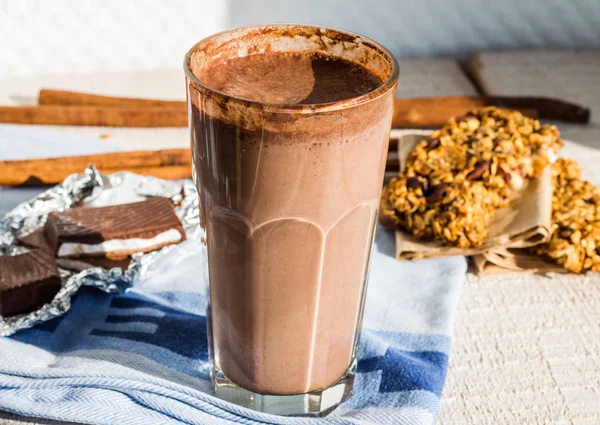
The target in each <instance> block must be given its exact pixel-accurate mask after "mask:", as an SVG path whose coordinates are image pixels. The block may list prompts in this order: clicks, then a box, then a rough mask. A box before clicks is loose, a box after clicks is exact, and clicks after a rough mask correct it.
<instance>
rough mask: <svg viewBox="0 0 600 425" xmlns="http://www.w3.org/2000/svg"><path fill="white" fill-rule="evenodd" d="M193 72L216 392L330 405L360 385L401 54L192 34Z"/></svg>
mask: <svg viewBox="0 0 600 425" xmlns="http://www.w3.org/2000/svg"><path fill="white" fill-rule="evenodd" d="M185 71H186V77H187V85H188V105H189V114H190V128H191V137H192V141H191V143H192V149H193V160H194V171H195V177H196V182H197V186H198V191H199V195H200V215H201V226H202V227H203V228H204V229H205V230H206V241H207V252H208V265H209V279H210V282H209V287H210V303H209V304H210V306H209V311H208V313H207V314H208V319H209V320H208V323H209V338H210V341H209V343H210V344H209V345H210V354H211V359H212V361H213V362H214V370H213V382H214V386H215V392H216V394H217V396H219V397H221V398H223V399H226V400H228V401H231V402H234V403H238V404H241V405H243V406H246V407H249V408H252V409H255V410H260V411H264V412H269V413H276V414H290V415H292V414H304V415H306V414H314V415H318V414H323V413H324V412H328V411H330V410H332V409H333V408H334V407H336V406H337V405H338V404H339V403H341V402H342V401H343V400H345V399H347V398H348V397H349V395H350V393H351V389H352V382H353V378H354V370H355V360H356V348H357V345H358V337H359V331H360V326H361V319H362V310H363V304H364V296H365V290H366V279H367V275H368V269H369V261H370V256H371V247H372V243H373V237H374V231H375V222H376V219H377V210H378V204H379V196H380V192H381V188H382V181H383V174H384V169H385V161H386V154H387V148H388V141H389V131H390V126H391V118H392V111H393V99H394V93H395V88H396V84H397V79H398V65H397V63H396V61H395V60H394V58H393V56H392V55H391V54H390V53H389V52H388V51H387V50H385V49H384V48H383V47H382V46H380V45H379V44H377V43H375V42H373V41H371V40H369V39H367V38H364V37H361V36H358V35H356V34H352V33H349V32H345V31H340V30H333V29H328V28H322V27H313V26H302V25H270V26H261V27H250V28H242V29H237V30H232V31H228V32H224V33H220V34H217V35H214V36H212V37H209V38H207V39H205V40H203V41H201V42H199V43H198V44H196V45H195V46H194V47H193V48H192V49H191V50H190V51H189V52H188V54H187V55H186V58H185Z"/></svg>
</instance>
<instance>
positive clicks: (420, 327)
mask: <svg viewBox="0 0 600 425" xmlns="http://www.w3.org/2000/svg"><path fill="white" fill-rule="evenodd" d="M200 249H202V248H201V247H200V246H199V244H198V243H197V242H196V241H192V240H188V241H186V242H184V243H183V244H181V245H180V246H178V247H176V248H175V249H173V250H166V251H163V252H161V254H160V256H161V257H160V258H159V260H158V261H157V262H156V263H155V264H154V266H153V267H154V268H155V270H154V271H155V273H152V274H151V276H152V277H149V278H147V279H145V280H143V281H140V282H137V283H136V285H135V286H134V288H133V289H132V290H130V291H129V292H127V293H125V294H122V295H107V294H104V293H102V292H99V291H97V290H94V289H91V288H83V289H82V290H81V292H80V293H79V294H78V295H77V298H76V299H75V302H74V303H73V306H72V309H71V310H70V311H69V312H68V314H67V315H65V316H64V317H61V318H59V319H55V320H53V321H51V322H47V323H45V324H43V325H41V326H38V327H36V328H35V329H30V330H27V331H22V332H19V333H18V334H16V335H13V336H12V337H10V338H0V410H6V411H9V412H15V413H20V414H23V415H28V416H37V417H44V418H52V419H60V420H65V421H73V422H84V423H90V424H118V425H129V424H140V425H142V424H143V425H148V424H181V423H185V424H208V425H213V424H214V425H221V424H233V423H237V424H263V423H269V424H294V425H296V424H321V423H322V424H361V425H366V424H384V425H385V424H411V425H420V424H423V425H431V424H433V423H434V422H435V416H436V412H437V409H438V406H439V400H440V395H441V393H442V389H443V386H444V381H445V377H446V369H447V365H448V355H449V352H450V342H451V331H452V320H453V315H454V311H455V307H456V303H457V300H458V295H459V292H460V286H461V283H462V280H463V276H464V274H465V271H466V262H465V260H464V258H445V259H437V260H424V261H419V262H400V261H397V260H395V259H394V258H393V249H394V247H393V234H391V233H390V232H386V231H385V230H383V229H379V231H378V237H377V240H376V249H375V250H374V255H373V264H372V267H371V276H370V282H369V290H368V298H367V305H366V311H365V320H364V330H363V333H362V338H361V345H360V355H359V361H358V374H357V379H356V381H355V389H354V394H353V396H352V397H351V398H350V400H348V401H347V402H346V403H344V404H343V405H342V406H341V407H340V408H339V409H337V410H336V411H335V412H334V413H332V414H331V415H330V416H328V417H327V418H324V419H314V418H292V417H278V416H272V415H266V414H262V413H257V412H252V411H249V410H247V409H244V408H241V407H238V406H234V405H232V404H229V403H226V402H223V401H221V400H218V399H216V398H214V397H213V396H212V395H211V392H210V383H209V380H208V364H207V341H206V329H205V324H206V323H205V317H204V311H205V307H206V299H204V298H203V297H202V296H201V295H199V293H202V292H203V291H202V288H201V285H204V284H205V282H200V281H199V280H202V279H201V277H199V276H202V275H203V273H202V270H203V267H204V265H202V264H199V263H198V258H200V252H199V250H200Z"/></svg>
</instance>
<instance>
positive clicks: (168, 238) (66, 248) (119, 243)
mask: <svg viewBox="0 0 600 425" xmlns="http://www.w3.org/2000/svg"><path fill="white" fill-rule="evenodd" d="M181 239H182V236H181V233H179V230H176V229H170V230H167V231H166V232H162V233H159V234H158V235H156V236H154V237H153V238H149V239H142V238H131V239H111V240H108V241H103V242H101V243H97V244H85V243H73V242H65V243H63V244H61V245H60V248H59V249H58V254H57V255H58V256H59V257H72V256H77V255H89V254H104V253H107V252H122V251H127V252H139V251H143V250H145V249H148V248H152V247H154V246H159V245H165V244H170V243H175V242H179V241H181Z"/></svg>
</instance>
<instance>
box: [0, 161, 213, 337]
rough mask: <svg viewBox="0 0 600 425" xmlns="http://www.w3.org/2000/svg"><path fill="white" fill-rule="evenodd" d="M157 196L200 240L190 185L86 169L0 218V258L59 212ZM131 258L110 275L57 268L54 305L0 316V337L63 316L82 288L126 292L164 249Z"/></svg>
mask: <svg viewBox="0 0 600 425" xmlns="http://www.w3.org/2000/svg"><path fill="white" fill-rule="evenodd" d="M155 196H164V197H167V198H170V199H171V201H172V202H173V203H174V204H175V211H176V213H177V216H178V217H179V219H180V220H181V223H182V224H183V228H184V230H185V232H186V236H187V238H188V239H200V238H201V237H202V234H203V232H202V230H201V229H200V226H199V222H200V219H199V210H198V194H197V191H196V187H195V186H194V184H193V183H192V181H191V180H180V181H168V180H161V179H157V178H154V177H147V176H140V175H137V174H133V173H128V172H121V173H115V174H111V175H108V176H107V175H104V174H102V173H100V172H99V171H98V170H97V169H96V168H95V167H94V166H93V165H90V166H89V167H88V168H87V169H86V170H85V172H84V173H83V174H73V175H71V176H69V177H67V178H66V179H65V180H64V181H63V182H62V183H61V184H59V185H57V186H55V187H53V188H51V189H48V190H47V191H45V192H43V193H41V194H40V195H38V196H36V197H35V198H33V199H32V200H30V201H28V202H24V203H22V204H20V205H18V206H17V207H16V208H14V209H13V210H12V211H10V212H9V213H7V214H6V215H5V216H4V218H2V219H0V255H15V254H19V253H21V252H24V251H26V249H27V248H24V247H22V246H20V245H19V244H18V238H20V237H22V236H26V235H28V234H29V233H31V232H33V231H34V230H36V229H38V228H39V227H41V226H43V225H44V223H45V222H46V218H47V217H48V214H49V213H50V212H53V211H63V210H65V209H68V208H71V207H73V206H75V205H82V204H83V205H85V206H90V207H100V206H106V205H114V204H121V203H127V202H135V201H141V200H144V199H148V198H151V197H155ZM172 248H173V246H166V247H164V248H162V249H161V250H158V251H153V252H149V253H146V254H135V255H133V256H132V261H131V264H130V266H129V268H128V269H127V270H125V271H122V270H121V269H119V268H114V269H111V270H106V269H102V268H99V267H96V268H91V269H87V270H83V271H81V272H79V273H74V272H71V271H68V270H64V269H60V268H59V270H60V273H61V280H62V288H61V290H60V291H59V292H58V293H57V294H56V296H55V297H54V300H52V302H50V303H48V304H46V305H44V306H43V307H41V308H40V309H39V310H37V311H34V312H31V313H28V314H22V315H19V316H13V317H7V318H3V317H0V336H8V335H12V334H13V333H15V332H17V331H19V330H21V329H27V328H31V327H32V326H35V325H37V324H39V323H42V322H45V321H48V320H51V319H54V318H56V317H59V316H62V315H63V314H65V313H66V312H67V311H68V310H69V308H70V307H71V299H72V297H73V296H74V295H75V294H76V293H77V291H78V290H79V288H81V287H82V286H91V287H94V288H97V289H99V290H101V291H104V292H107V293H119V292H123V291H126V290H127V289H128V288H130V287H131V286H132V285H133V283H134V282H135V280H136V279H139V278H142V277H145V276H146V274H148V273H149V270H150V267H149V266H150V265H151V264H152V263H153V262H154V260H155V258H156V256H157V255H158V253H159V252H160V251H162V250H168V249H172Z"/></svg>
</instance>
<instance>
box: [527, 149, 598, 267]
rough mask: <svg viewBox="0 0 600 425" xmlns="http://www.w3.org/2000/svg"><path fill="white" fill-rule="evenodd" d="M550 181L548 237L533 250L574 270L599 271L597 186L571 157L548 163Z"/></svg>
mask: <svg viewBox="0 0 600 425" xmlns="http://www.w3.org/2000/svg"><path fill="white" fill-rule="evenodd" d="M552 180H553V183H554V195H553V197H552V236H551V238H550V241H549V242H548V243H545V244H542V245H539V246H536V247H534V248H533V250H534V251H535V252H537V253H538V254H541V255H544V256H547V257H550V258H551V259H552V260H553V261H555V262H556V263H558V264H560V265H561V266H563V267H564V268H566V269H568V270H570V271H572V272H574V273H581V272H582V271H586V270H592V271H600V188H598V187H596V186H594V185H593V184H591V183H589V182H587V181H584V180H581V168H580V167H579V165H578V164H577V163H576V162H575V161H573V160H572V159H562V158H561V159H559V160H558V161H557V162H556V163H555V164H554V165H553V166H552Z"/></svg>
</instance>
